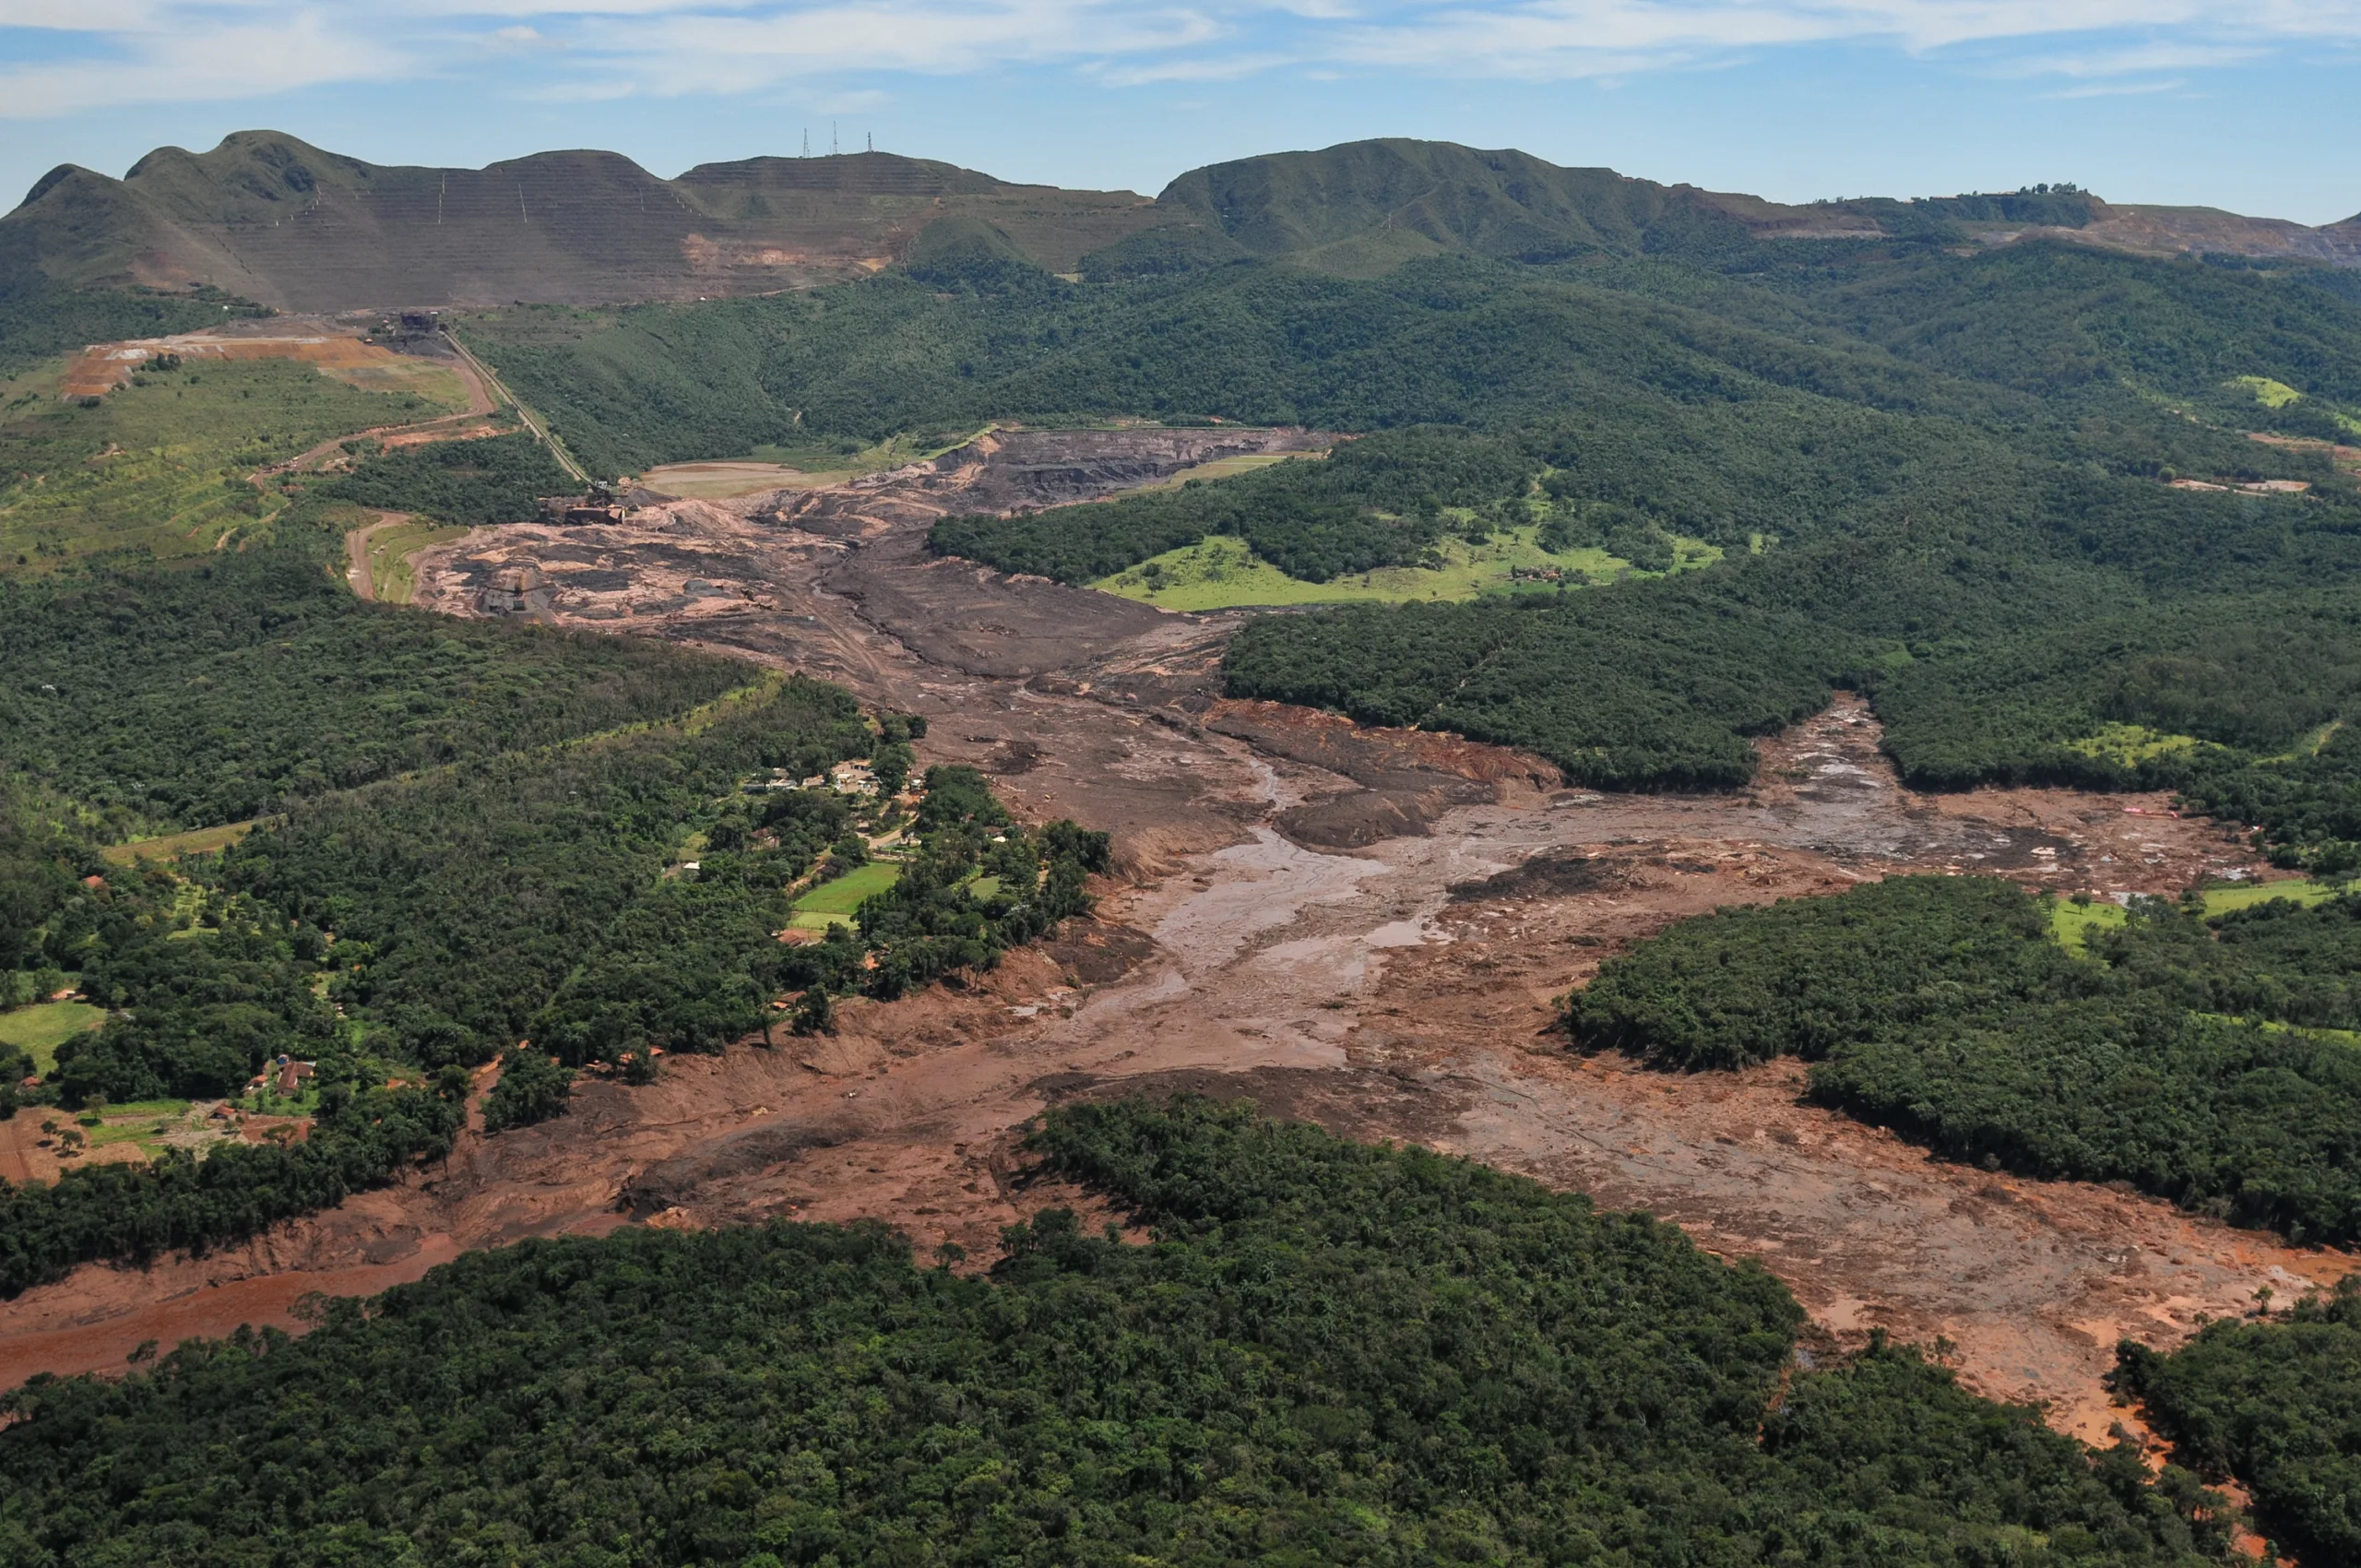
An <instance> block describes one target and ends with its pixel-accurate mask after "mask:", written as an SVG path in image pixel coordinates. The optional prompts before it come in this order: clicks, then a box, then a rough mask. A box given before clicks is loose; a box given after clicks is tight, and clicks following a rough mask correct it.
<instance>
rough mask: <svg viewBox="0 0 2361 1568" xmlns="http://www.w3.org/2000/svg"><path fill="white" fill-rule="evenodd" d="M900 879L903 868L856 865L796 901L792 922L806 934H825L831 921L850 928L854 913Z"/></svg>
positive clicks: (873, 863)
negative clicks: (867, 899)
mask: <svg viewBox="0 0 2361 1568" xmlns="http://www.w3.org/2000/svg"><path fill="white" fill-rule="evenodd" d="M901 880H902V868H901V867H900V866H897V865H892V864H889V863H888V862H886V861H870V862H869V863H868V864H867V865H865V866H855V867H854V868H853V869H852V870H850V871H848V872H847V873H845V874H844V875H842V876H839V877H836V878H835V879H833V880H831V881H828V882H824V883H822V884H821V885H819V886H817V887H814V888H813V889H812V890H811V891H810V892H808V893H806V894H804V895H803V896H802V897H799V898H798V899H796V900H795V903H794V905H793V906H792V908H793V909H794V911H795V912H794V915H793V917H792V918H791V920H790V921H789V923H790V924H792V925H795V926H798V927H801V929H803V930H805V931H825V930H827V929H828V927H829V925H830V924H831V923H832V922H833V923H836V924H839V925H849V924H851V923H852V916H853V911H854V910H856V909H860V906H861V902H862V901H863V900H864V899H866V898H869V897H872V896H873V895H875V894H879V893H883V892H884V891H885V890H886V889H887V888H889V887H891V886H893V885H894V884H896V883H897V882H899V881H901Z"/></svg>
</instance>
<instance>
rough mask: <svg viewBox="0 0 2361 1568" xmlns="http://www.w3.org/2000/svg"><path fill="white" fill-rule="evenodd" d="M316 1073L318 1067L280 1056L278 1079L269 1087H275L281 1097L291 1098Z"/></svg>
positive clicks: (300, 1090)
mask: <svg viewBox="0 0 2361 1568" xmlns="http://www.w3.org/2000/svg"><path fill="white" fill-rule="evenodd" d="M317 1073H318V1069H317V1068H316V1067H314V1066H313V1064H312V1063H309V1062H290V1061H288V1060H287V1059H286V1058H285V1057H283V1056H282V1057H280V1058H279V1078H278V1081H277V1082H276V1083H275V1084H273V1085H272V1086H271V1087H273V1088H275V1089H277V1090H278V1091H279V1095H280V1096H281V1097H282V1098H285V1099H293V1098H294V1097H295V1096H296V1095H297V1094H298V1093H300V1092H302V1090H303V1085H304V1083H305V1082H306V1081H307V1080H308V1079H310V1078H312V1077H314V1076H315V1075H317Z"/></svg>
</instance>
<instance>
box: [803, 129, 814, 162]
mask: <svg viewBox="0 0 2361 1568" xmlns="http://www.w3.org/2000/svg"><path fill="white" fill-rule="evenodd" d="M803 156H804V157H806V158H809V157H811V156H812V127H811V126H809V125H806V126H804V127H803Z"/></svg>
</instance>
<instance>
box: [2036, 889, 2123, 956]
mask: <svg viewBox="0 0 2361 1568" xmlns="http://www.w3.org/2000/svg"><path fill="white" fill-rule="evenodd" d="M2129 919H2130V915H2129V914H2128V913H2127V912H2126V911H2125V909H2124V908H2123V906H2122V905H2120V904H2118V903H2117V902H2116V901H2115V900H2114V899H2112V898H2094V899H2092V900H2091V901H2090V902H2089V903H2087V904H2077V903H2074V902H2072V901H2070V900H2069V899H2065V898H2060V899H2058V900H2057V901H2056V902H2055V903H2053V904H2051V905H2050V907H2049V933H2050V934H2051V935H2052V936H2054V937H2056V938H2057V939H2058V945H2059V946H2061V947H2063V948H2065V949H2066V951H2067V952H2069V953H2071V954H2073V955H2074V956H2076V957H2080V956H2082V954H2083V952H2084V951H2086V950H2087V949H2088V947H2089V945H2090V940H2091V933H2092V932H2096V931H2107V930H2111V929H2113V928H2114V927H2116V926H2119V925H2121V924H2122V923H2123V922H2124V921H2127V920H2129Z"/></svg>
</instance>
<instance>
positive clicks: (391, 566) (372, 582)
mask: <svg viewBox="0 0 2361 1568" xmlns="http://www.w3.org/2000/svg"><path fill="white" fill-rule="evenodd" d="M467 532H468V530H467V529H457V528H444V527H441V526H439V525H437V524H434V523H398V524H396V525H395V526H393V527H391V528H385V529H378V530H377V531H376V532H375V533H373V534H371V535H370V536H369V539H368V542H367V545H366V551H367V557H368V563H369V591H370V593H371V594H372V595H373V596H374V598H375V599H376V600H378V601H379V602H380V603H384V604H408V603H409V601H410V599H411V597H412V596H413V595H415V594H416V593H417V591H418V583H417V580H416V572H417V566H418V557H419V553H420V552H421V551H423V550H425V549H426V548H427V547H429V546H430V545H436V544H444V543H447V542H448V541H449V540H455V539H459V538H463V537H464V536H465V535H466V534H467Z"/></svg>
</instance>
